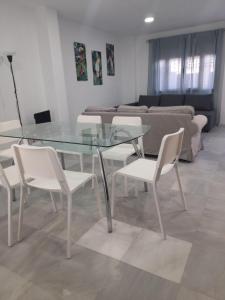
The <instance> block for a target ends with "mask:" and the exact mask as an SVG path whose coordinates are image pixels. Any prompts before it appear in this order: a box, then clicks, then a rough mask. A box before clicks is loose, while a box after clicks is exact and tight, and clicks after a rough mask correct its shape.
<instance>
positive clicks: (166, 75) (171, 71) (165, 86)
mask: <svg viewBox="0 0 225 300" xmlns="http://www.w3.org/2000/svg"><path fill="white" fill-rule="evenodd" d="M215 61H216V57H215V55H211V54H208V55H203V56H199V55H196V56H192V57H187V58H186V59H185V61H184V60H183V59H182V58H179V57H176V58H170V59H168V60H165V59H162V60H160V61H159V89H160V92H173V91H174V92H175V91H177V90H180V89H181V84H183V88H184V89H185V90H190V89H192V90H198V89H200V90H202V91H203V92H204V91H206V92H207V91H210V90H212V89H213V85H214V74H215ZM182 65H183V66H182Z"/></svg>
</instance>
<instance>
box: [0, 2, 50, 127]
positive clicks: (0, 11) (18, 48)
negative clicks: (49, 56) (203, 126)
mask: <svg viewBox="0 0 225 300" xmlns="http://www.w3.org/2000/svg"><path fill="white" fill-rule="evenodd" d="M0 37H1V43H0V54H1V53H2V52H4V51H15V52H16V56H15V57H14V62H13V66H14V71H15V78H16V84H17V88H18V98H19V102H20V107H21V115H22V119H23V121H24V122H25V123H27V122H32V121H33V113H34V112H37V111H40V110H42V109H45V108H46V97H45V91H44V84H43V80H42V71H41V61H40V56H39V45H38V40H37V30H36V23H35V15H34V11H33V9H31V8H29V7H25V6H21V5H16V4H15V3H14V4H10V3H7V2H4V3H2V2H1V4H0ZM14 118H18V117H17V112H16V102H15V96H14V91H13V85H12V78H11V74H10V72H9V65H8V62H7V61H6V59H5V60H4V61H3V62H2V60H1V62H0V121H3V120H10V119H14Z"/></svg>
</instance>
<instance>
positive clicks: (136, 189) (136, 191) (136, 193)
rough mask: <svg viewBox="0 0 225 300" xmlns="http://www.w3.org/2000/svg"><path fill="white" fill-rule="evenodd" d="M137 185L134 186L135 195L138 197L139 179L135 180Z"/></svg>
mask: <svg viewBox="0 0 225 300" xmlns="http://www.w3.org/2000/svg"><path fill="white" fill-rule="evenodd" d="M134 184H135V186H134V188H135V197H138V181H137V180H135V183H134Z"/></svg>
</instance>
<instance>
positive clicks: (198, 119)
mask: <svg viewBox="0 0 225 300" xmlns="http://www.w3.org/2000/svg"><path fill="white" fill-rule="evenodd" d="M192 121H193V122H194V123H195V124H196V125H197V127H198V132H201V131H202V129H203V128H204V127H205V125H206V124H207V123H208V119H207V117H206V116H203V115H196V116H194V117H193V120H192Z"/></svg>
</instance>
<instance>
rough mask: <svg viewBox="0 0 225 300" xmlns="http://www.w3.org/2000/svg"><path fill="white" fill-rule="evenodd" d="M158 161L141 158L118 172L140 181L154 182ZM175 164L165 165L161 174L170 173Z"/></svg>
mask: <svg viewBox="0 0 225 300" xmlns="http://www.w3.org/2000/svg"><path fill="white" fill-rule="evenodd" d="M156 166H157V161H154V160H150V159H144V158H139V159H137V160H135V161H134V162H132V163H130V164H129V165H127V166H125V167H123V168H122V169H120V170H118V171H117V174H120V175H124V176H128V177H133V178H135V179H137V180H140V181H146V182H152V181H153V179H154V175H155V171H156ZM172 168H173V164H168V165H166V166H164V167H163V169H162V172H161V175H164V174H166V173H168V172H169V171H170V170H171V169H172Z"/></svg>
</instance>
